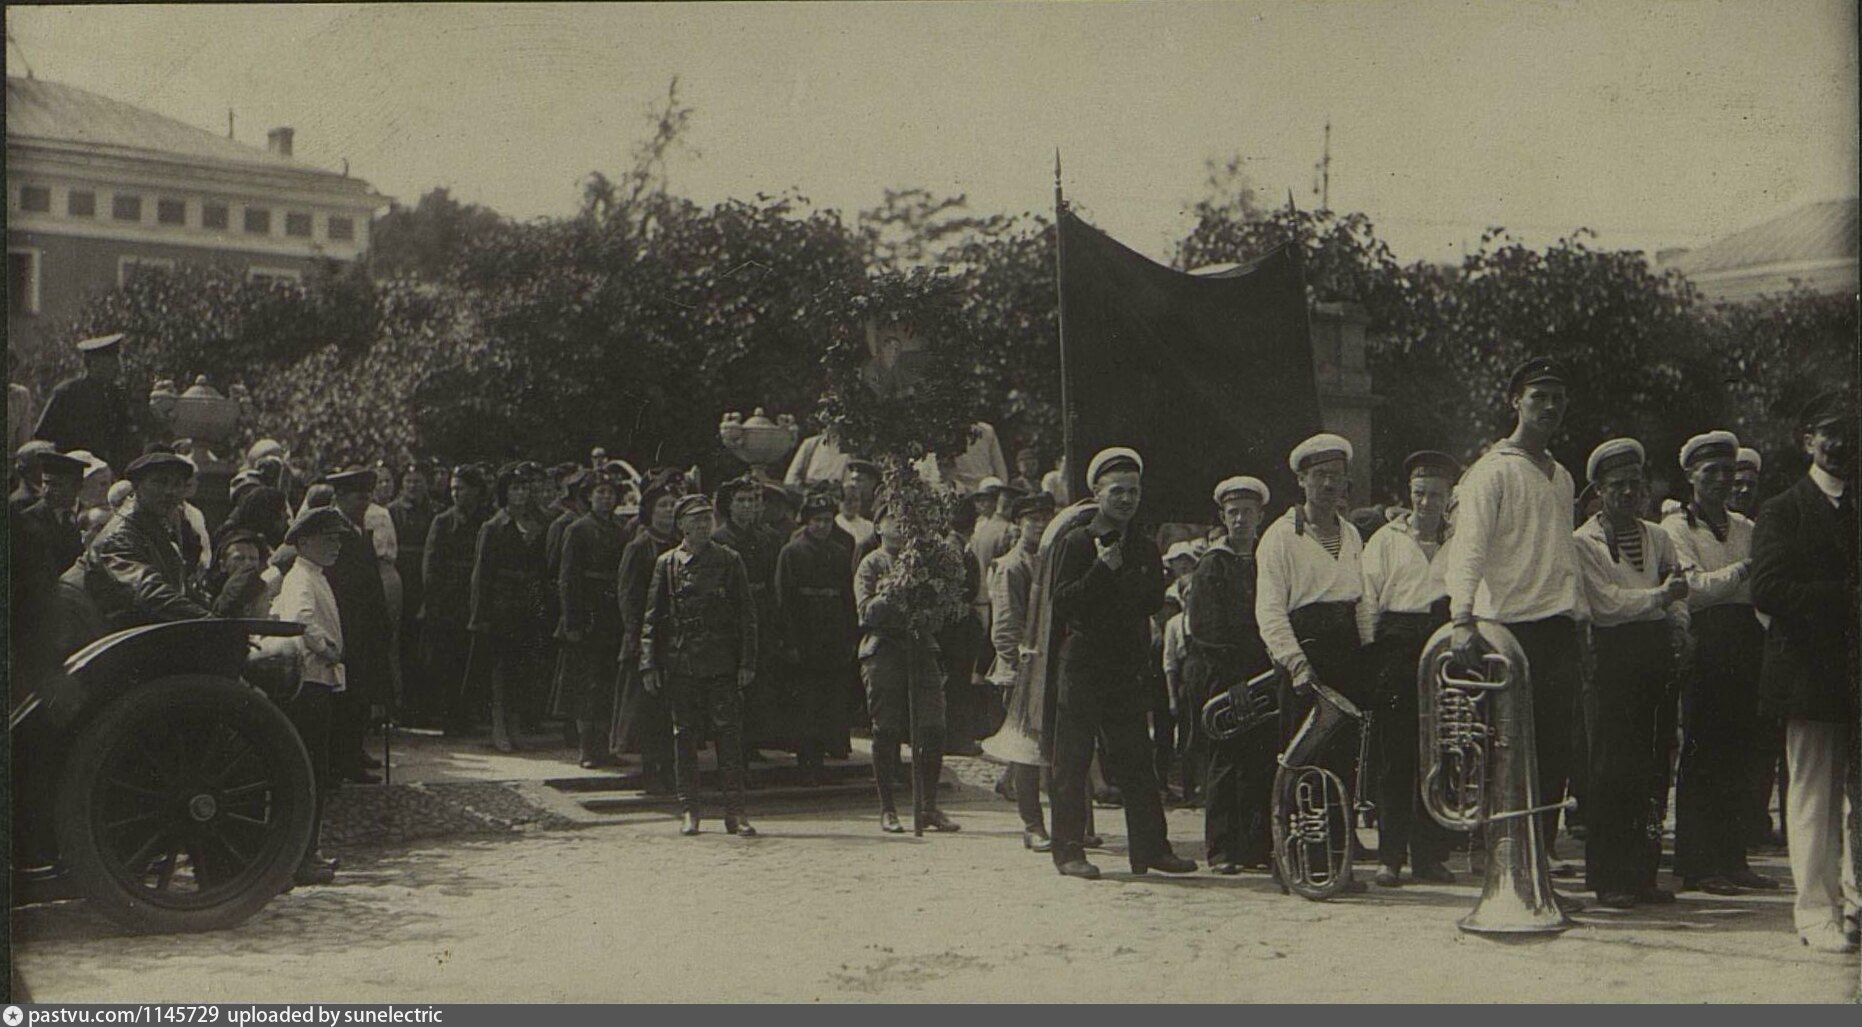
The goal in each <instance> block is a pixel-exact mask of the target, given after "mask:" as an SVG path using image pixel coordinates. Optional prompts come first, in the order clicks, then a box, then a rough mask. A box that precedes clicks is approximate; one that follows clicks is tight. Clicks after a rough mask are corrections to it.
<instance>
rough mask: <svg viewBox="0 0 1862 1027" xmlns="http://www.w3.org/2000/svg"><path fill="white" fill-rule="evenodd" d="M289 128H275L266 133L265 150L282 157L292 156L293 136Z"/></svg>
mask: <svg viewBox="0 0 1862 1027" xmlns="http://www.w3.org/2000/svg"><path fill="white" fill-rule="evenodd" d="M292 134H293V133H292V131H291V130H290V129H289V128H274V129H272V130H271V131H270V132H267V133H265V148H266V149H267V150H270V151H271V152H273V153H275V154H277V155H278V156H280V157H289V156H291V136H292Z"/></svg>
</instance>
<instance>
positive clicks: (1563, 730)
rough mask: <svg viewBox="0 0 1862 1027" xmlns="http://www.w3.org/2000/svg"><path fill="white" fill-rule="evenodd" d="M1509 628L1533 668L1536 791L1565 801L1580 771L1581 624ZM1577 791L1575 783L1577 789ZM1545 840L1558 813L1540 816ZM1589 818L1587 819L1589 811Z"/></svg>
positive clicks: (1542, 799) (1557, 621) (1547, 800)
mask: <svg viewBox="0 0 1862 1027" xmlns="http://www.w3.org/2000/svg"><path fill="white" fill-rule="evenodd" d="M1506 629H1507V630H1508V631H1511V632H1512V633H1513V637H1514V638H1516V639H1518V640H1519V645H1520V648H1522V649H1524V650H1525V651H1526V662H1527V663H1529V664H1531V667H1532V734H1533V739H1532V742H1533V750H1534V756H1535V757H1536V759H1537V760H1538V764H1539V780H1538V782H1537V784H1538V795H1537V796H1536V799H1537V801H1538V804H1539V805H1541V806H1549V805H1552V804H1554V803H1559V802H1563V801H1564V799H1565V787H1566V785H1567V784H1572V785H1574V786H1575V785H1576V784H1577V782H1575V781H1573V780H1572V779H1573V777H1574V776H1575V774H1576V770H1575V766H1574V764H1573V749H1574V747H1575V744H1576V742H1577V741H1578V734H1577V733H1578V732H1579V731H1582V730H1583V727H1582V726H1581V724H1580V722H1579V720H1578V699H1579V697H1580V695H1581V693H1582V682H1583V674H1584V670H1583V666H1582V656H1581V654H1580V653H1579V651H1578V634H1577V625H1576V624H1575V623H1574V622H1573V621H1572V620H1571V618H1569V617H1547V618H1546V619H1544V620H1536V621H1526V622H1522V623H1517V624H1508V625H1506ZM1574 791H1575V787H1574ZM1542 816H1543V817H1544V818H1545V819H1544V827H1543V830H1544V831H1545V838H1546V840H1547V844H1549V843H1550V840H1551V839H1552V838H1555V837H1557V833H1558V811H1557V810H1549V811H1547V812H1546V813H1544V814H1542ZM1585 822H1586V823H1589V815H1588V812H1587V813H1586V817H1585Z"/></svg>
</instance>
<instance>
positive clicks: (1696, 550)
mask: <svg viewBox="0 0 1862 1027" xmlns="http://www.w3.org/2000/svg"><path fill="white" fill-rule="evenodd" d="M1738 459H1739V438H1738V437H1737V436H1735V435H1734V434H1733V433H1732V432H1730V431H1710V432H1704V433H1702V434H1700V435H1696V436H1694V437H1693V438H1690V439H1688V440H1687V442H1686V443H1685V444H1683V445H1682V447H1681V457H1680V464H1681V469H1682V471H1683V472H1685V473H1686V474H1687V477H1688V483H1689V485H1690V487H1691V488H1692V492H1693V495H1692V497H1691V498H1690V500H1689V501H1688V503H1687V505H1686V506H1684V507H1682V508H1681V509H1680V510H1679V511H1676V512H1675V513H1672V514H1669V515H1668V516H1667V517H1666V518H1664V519H1663V520H1662V530H1663V531H1666V532H1667V533H1668V537H1669V539H1670V540H1672V541H1673V542H1674V546H1675V553H1676V559H1678V560H1679V561H1680V562H1681V565H1682V566H1683V567H1687V568H1691V569H1690V570H1689V571H1688V572H1687V582H1688V611H1689V618H1690V621H1691V623H1692V628H1691V630H1692V632H1693V635H1694V660H1693V663H1692V665H1691V667H1689V668H1688V673H1687V676H1686V680H1685V681H1684V682H1683V687H1684V688H1685V689H1686V691H1685V693H1684V695H1683V696H1682V700H1681V709H1682V711H1683V713H1682V715H1683V718H1684V719H1683V721H1682V725H1681V726H1682V730H1683V732H1684V738H1685V740H1684V742H1683V743H1682V746H1681V767H1680V771H1679V786H1678V788H1677V790H1676V795H1675V873H1676V874H1678V875H1679V876H1680V878H1681V888H1682V890H1683V891H1687V890H1691V889H1694V888H1699V889H1700V890H1702V891H1705V892H1708V893H1711V894H1717V895H1729V894H1735V893H1737V892H1738V891H1739V890H1740V889H1743V888H1755V889H1760V890H1769V889H1771V888H1776V887H1777V886H1778V885H1777V882H1775V881H1773V880H1772V879H1771V878H1769V877H1765V876H1763V875H1761V874H1758V873H1755V872H1753V870H1752V868H1751V867H1750V866H1748V865H1747V863H1746V835H1747V830H1746V828H1747V823H1746V822H1747V820H1748V819H1749V817H1750V807H1751V800H1750V793H1751V788H1752V784H1751V782H1752V780H1753V778H1754V775H1755V772H1756V769H1757V767H1756V763H1757V759H1758V742H1759V733H1758V721H1759V712H1758V679H1759V667H1760V664H1761V661H1762V658H1763V650H1764V645H1765V629H1764V628H1763V627H1761V626H1760V624H1759V621H1758V617H1757V616H1756V615H1755V614H1754V612H1753V609H1752V588H1751V585H1750V584H1749V581H1748V579H1749V578H1750V577H1751V574H1752V522H1751V521H1750V520H1747V519H1746V518H1745V517H1744V516H1742V515H1740V514H1738V513H1736V512H1734V511H1733V510H1732V509H1731V507H1730V506H1729V505H1728V503H1729V501H1730V500H1731V498H1732V492H1733V477H1734V474H1735V473H1736V467H1737V464H1738Z"/></svg>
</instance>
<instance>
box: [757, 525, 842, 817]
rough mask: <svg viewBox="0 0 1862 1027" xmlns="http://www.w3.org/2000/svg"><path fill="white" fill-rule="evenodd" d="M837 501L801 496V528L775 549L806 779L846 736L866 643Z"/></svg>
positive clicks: (782, 641)
mask: <svg viewBox="0 0 1862 1027" xmlns="http://www.w3.org/2000/svg"><path fill="white" fill-rule="evenodd" d="M836 512H837V507H836V505H835V503H834V500H833V499H832V498H831V497H829V496H828V495H826V494H825V493H821V492H816V493H812V494H810V495H809V496H807V497H806V498H804V499H803V500H802V508H801V513H802V527H801V530H800V531H797V532H796V533H795V536H794V537H793V538H791V539H790V540H789V541H788V543H787V544H785V545H784V546H783V547H782V550H781V552H779V553H778V554H777V556H776V576H775V582H774V589H775V594H776V623H775V625H774V626H773V628H772V630H773V631H774V632H775V634H776V644H777V646H778V647H779V649H780V652H781V658H782V662H783V664H784V668H785V673H786V676H787V678H788V681H787V685H788V692H789V696H790V698H789V709H788V710H787V714H788V717H787V719H788V721H789V723H790V725H791V730H792V733H793V734H794V736H795V744H796V764H797V765H798V766H799V767H800V769H801V772H802V777H803V780H804V783H805V784H825V783H826V779H825V777H824V774H823V770H822V766H823V758H824V755H825V754H826V752H827V750H828V748H829V747H830V746H835V747H838V746H839V745H841V744H844V739H845V738H846V735H847V702H846V697H847V690H848V688H849V684H848V682H850V681H853V680H855V679H857V674H856V672H855V668H854V652H855V649H856V648H857V647H858V646H859V644H860V627H859V616H858V614H857V613H856V612H855V610H854V601H853V565H852V564H851V563H850V562H849V560H848V557H847V551H846V550H845V549H843V548H841V547H840V546H839V545H838V544H836V543H835V542H834V539H833V534H834V515H835V513H836Z"/></svg>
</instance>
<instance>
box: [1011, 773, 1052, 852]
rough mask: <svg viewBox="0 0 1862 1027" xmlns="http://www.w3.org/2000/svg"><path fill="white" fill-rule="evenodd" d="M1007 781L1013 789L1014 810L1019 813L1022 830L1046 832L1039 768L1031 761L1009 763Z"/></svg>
mask: <svg viewBox="0 0 1862 1027" xmlns="http://www.w3.org/2000/svg"><path fill="white" fill-rule="evenodd" d="M1009 775H1010V777H1009V782H1010V784H1011V785H1012V786H1013V787H1014V789H1015V811H1016V812H1017V813H1020V814H1021V818H1022V830H1024V831H1040V832H1042V833H1044V834H1045V833H1046V832H1047V817H1045V816H1043V815H1042V813H1043V811H1042V809H1041V768H1040V767H1037V766H1035V765H1034V764H1032V763H1011V764H1009Z"/></svg>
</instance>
